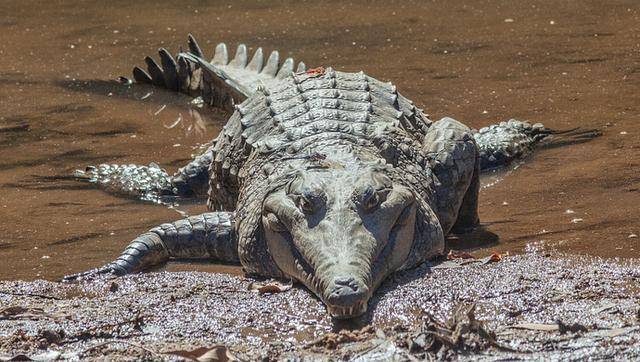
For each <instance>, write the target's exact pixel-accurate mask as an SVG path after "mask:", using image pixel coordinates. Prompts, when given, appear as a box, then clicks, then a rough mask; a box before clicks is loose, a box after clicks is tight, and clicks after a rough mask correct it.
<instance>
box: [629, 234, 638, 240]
mask: <svg viewBox="0 0 640 362" xmlns="http://www.w3.org/2000/svg"><path fill="white" fill-rule="evenodd" d="M637 237H638V235H636V234H629V239H635V238H637Z"/></svg>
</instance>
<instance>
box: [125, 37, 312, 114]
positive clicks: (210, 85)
mask: <svg viewBox="0 0 640 362" xmlns="http://www.w3.org/2000/svg"><path fill="white" fill-rule="evenodd" d="M187 43H188V49H189V51H188V53H187V52H183V51H182V48H181V50H180V52H179V53H178V54H177V55H176V56H175V57H174V56H173V55H172V54H171V53H170V52H169V51H168V50H167V49H164V48H161V49H159V50H158V54H159V56H160V61H159V62H156V60H154V59H153V58H151V57H146V58H145V63H146V65H147V70H146V71H145V70H143V69H142V68H140V67H135V68H133V78H134V80H135V81H136V82H138V83H147V84H152V85H154V86H158V87H163V88H167V89H169V90H173V91H179V92H183V93H187V94H189V95H191V96H194V97H197V96H202V97H203V98H204V101H205V102H206V103H207V104H209V105H211V106H216V107H223V108H227V109H229V105H231V104H239V103H241V102H242V101H244V99H246V98H247V97H249V96H250V95H251V94H253V93H254V92H255V91H256V90H257V89H258V87H259V86H261V85H264V87H265V88H270V87H271V86H273V85H276V84H278V83H280V82H282V81H283V79H285V78H287V77H289V76H290V75H291V74H293V72H294V69H295V70H296V72H303V71H305V69H306V66H305V64H304V63H303V62H300V63H298V65H297V68H296V66H295V65H296V63H295V62H294V61H293V59H292V58H287V59H286V60H284V62H282V64H281V63H280V53H279V52H278V51H277V50H274V51H272V52H271V53H270V55H269V58H268V59H267V60H266V62H265V58H264V53H263V50H262V48H257V49H256V51H255V53H254V54H253V57H250V54H249V51H248V48H247V46H246V45H244V44H240V45H239V46H238V48H237V49H236V52H235V56H234V57H233V59H231V60H230V57H229V51H228V48H227V45H226V44H225V43H220V44H218V45H217V46H216V48H215V53H214V55H213V59H212V60H211V61H207V60H205V54H204V52H203V51H202V48H200V46H199V45H198V42H197V41H196V39H195V38H194V36H193V35H191V34H189V36H188V42H187ZM249 59H251V60H250V61H249ZM158 63H160V64H158ZM123 79H124V78H123ZM127 81H128V80H127ZM127 84H128V82H127Z"/></svg>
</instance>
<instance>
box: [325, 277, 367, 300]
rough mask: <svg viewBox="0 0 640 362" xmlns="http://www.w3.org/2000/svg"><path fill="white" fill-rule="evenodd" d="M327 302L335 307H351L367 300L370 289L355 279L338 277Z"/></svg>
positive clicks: (333, 282) (333, 283) (334, 281)
mask: <svg viewBox="0 0 640 362" xmlns="http://www.w3.org/2000/svg"><path fill="white" fill-rule="evenodd" d="M331 284H332V286H331V293H330V294H329V297H328V298H327V302H328V303H329V304H331V305H333V306H339V307H350V306H353V305H355V304H357V303H359V302H361V301H362V300H363V299H365V298H367V296H368V294H369V288H367V286H366V285H364V284H363V283H361V282H359V281H357V280H356V279H355V278H353V277H347V276H343V277H336V278H334V279H333V281H332V283H331Z"/></svg>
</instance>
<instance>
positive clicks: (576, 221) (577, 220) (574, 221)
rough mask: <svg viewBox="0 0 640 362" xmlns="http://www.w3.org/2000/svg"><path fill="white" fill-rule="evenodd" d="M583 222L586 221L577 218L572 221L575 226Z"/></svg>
mask: <svg viewBox="0 0 640 362" xmlns="http://www.w3.org/2000/svg"><path fill="white" fill-rule="evenodd" d="M583 221H584V220H583V219H580V218H575V219H573V220H571V222H572V223H574V224H577V223H579V222H583Z"/></svg>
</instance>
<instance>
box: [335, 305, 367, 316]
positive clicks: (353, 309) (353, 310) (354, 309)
mask: <svg viewBox="0 0 640 362" xmlns="http://www.w3.org/2000/svg"><path fill="white" fill-rule="evenodd" d="M327 311H328V312H329V314H330V315H331V317H333V318H335V319H349V318H355V317H357V316H360V315H362V314H364V313H365V312H366V311H367V303H366V302H358V303H356V304H354V305H352V306H350V307H340V306H332V305H328V304H327Z"/></svg>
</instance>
